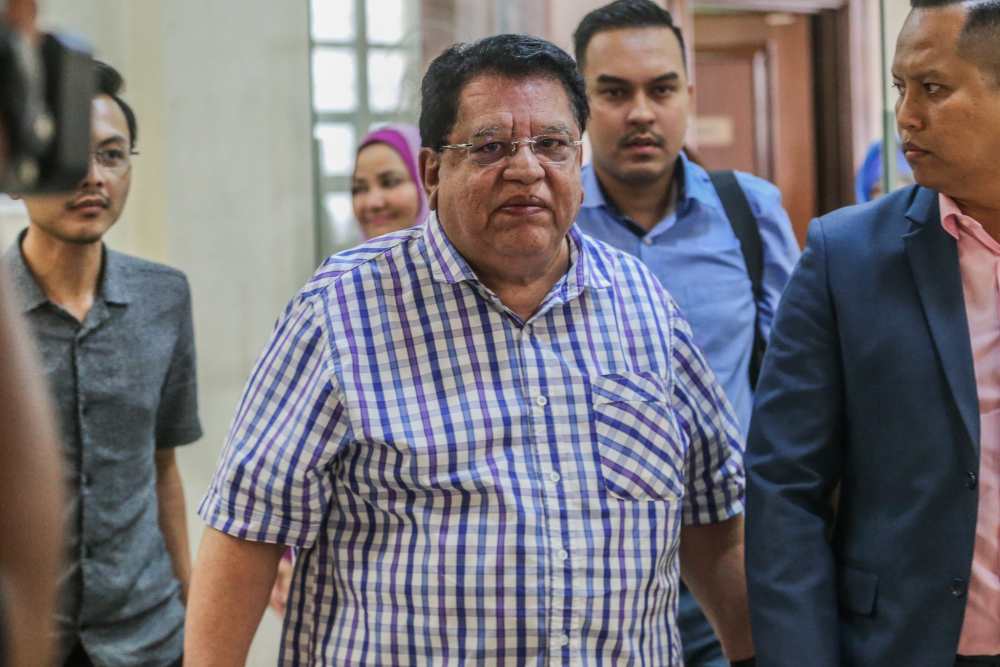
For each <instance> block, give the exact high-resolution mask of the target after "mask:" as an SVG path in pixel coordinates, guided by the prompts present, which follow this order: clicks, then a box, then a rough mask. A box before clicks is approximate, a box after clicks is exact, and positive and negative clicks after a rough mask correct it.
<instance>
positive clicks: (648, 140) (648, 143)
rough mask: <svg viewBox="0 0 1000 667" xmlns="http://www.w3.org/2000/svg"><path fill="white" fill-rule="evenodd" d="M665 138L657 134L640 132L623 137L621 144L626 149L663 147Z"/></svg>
mask: <svg viewBox="0 0 1000 667" xmlns="http://www.w3.org/2000/svg"><path fill="white" fill-rule="evenodd" d="M663 143H664V142H663V138H662V137H658V136H656V135H655V134H638V135H632V136H626V137H625V138H624V139H622V142H621V146H622V148H625V149H637V150H642V149H654V148H662V147H663Z"/></svg>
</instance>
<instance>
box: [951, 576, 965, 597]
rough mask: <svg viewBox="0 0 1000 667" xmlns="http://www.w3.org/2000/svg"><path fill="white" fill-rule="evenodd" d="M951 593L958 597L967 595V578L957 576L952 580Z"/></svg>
mask: <svg viewBox="0 0 1000 667" xmlns="http://www.w3.org/2000/svg"><path fill="white" fill-rule="evenodd" d="M951 594H952V595H954V596H955V597H957V598H960V597H962V596H963V595H965V579H962V578H960V577H955V578H954V579H952V580H951Z"/></svg>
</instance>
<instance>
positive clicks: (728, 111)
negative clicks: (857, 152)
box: [694, 12, 817, 243]
mask: <svg viewBox="0 0 1000 667" xmlns="http://www.w3.org/2000/svg"><path fill="white" fill-rule="evenodd" d="M694 54H695V78H694V82H695V108H696V116H695V121H694V127H695V132H696V135H695V143H696V146H697V151H698V153H699V155H700V156H701V157H702V159H703V160H704V161H705V163H706V166H707V167H708V168H710V169H740V170H743V171H749V172H750V173H753V174H755V175H758V176H760V177H762V178H766V179H768V180H770V181H772V182H773V183H774V184H775V185H777V186H778V188H779V189H780V190H781V195H782V200H783V202H784V204H785V209H786V210H787V211H788V214H789V217H791V219H792V225H793V226H794V228H795V232H796V236H797V237H798V239H799V242H800V243H802V242H804V241H805V235H806V230H807V228H808V225H809V221H810V220H811V219H812V218H813V217H814V216H815V215H816V214H817V210H816V200H817V197H816V145H815V141H816V138H815V136H816V129H815V128H816V125H815V116H814V113H815V110H814V101H813V100H814V90H813V70H812V63H813V58H812V35H811V31H810V24H809V17H808V16H803V15H792V14H768V13H763V12H748V13H741V14H721V15H701V14H696V15H695V44H694Z"/></svg>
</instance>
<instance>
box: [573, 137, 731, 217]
mask: <svg viewBox="0 0 1000 667" xmlns="http://www.w3.org/2000/svg"><path fill="white" fill-rule="evenodd" d="M674 180H675V181H676V183H677V206H676V208H675V210H676V211H677V212H678V213H681V212H685V211H687V210H688V207H690V206H691V205H692V203H693V202H697V203H698V204H700V205H702V206H709V207H714V208H719V207H720V204H719V198H718V196H716V195H715V188H714V187H713V186H712V182H711V180H710V179H709V177H708V172H707V171H705V170H704V169H702V168H701V167H699V166H698V165H696V164H695V163H694V162H692V161H691V159H690V158H689V157H688V156H687V154H686V153H685V152H684V151H681V152H680V154H679V155H678V156H677V162H676V164H675V165H674ZM583 208H604V209H606V210H607V211H608V212H610V213H611V214H613V215H614V216H615V218H618V219H621V218H622V217H623V216H622V214H621V212H620V211H619V210H618V207H617V206H615V204H614V202H612V201H610V200H609V199H608V198H607V197H606V196H605V194H604V189H603V188H602V187H601V183H600V181H598V180H597V170H596V169H594V165H593V163H591V164H590V165H588V168H587V169H585V170H584V172H583Z"/></svg>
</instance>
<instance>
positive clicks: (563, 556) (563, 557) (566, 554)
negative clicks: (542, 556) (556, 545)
mask: <svg viewBox="0 0 1000 667" xmlns="http://www.w3.org/2000/svg"><path fill="white" fill-rule="evenodd" d="M556 555H557V556H558V557H559V560H569V552H568V551H566V550H565V549H560V550H559V551H558V553H556Z"/></svg>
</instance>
